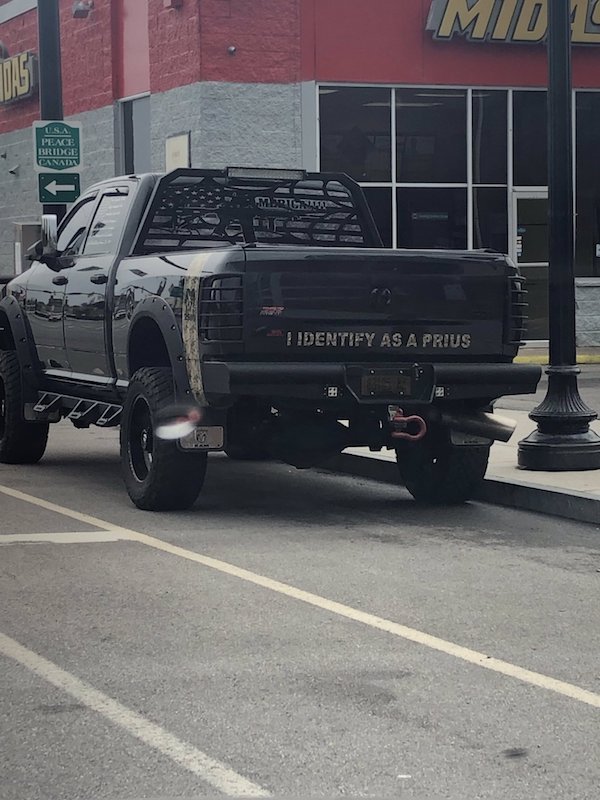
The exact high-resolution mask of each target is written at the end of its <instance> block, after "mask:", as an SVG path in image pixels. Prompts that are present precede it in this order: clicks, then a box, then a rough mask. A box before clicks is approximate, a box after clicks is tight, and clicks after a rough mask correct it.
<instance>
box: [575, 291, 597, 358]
mask: <svg viewBox="0 0 600 800" xmlns="http://www.w3.org/2000/svg"><path fill="white" fill-rule="evenodd" d="M575 286H576V310H577V344H578V346H579V347H600V278H578V279H577V281H576V284H575Z"/></svg>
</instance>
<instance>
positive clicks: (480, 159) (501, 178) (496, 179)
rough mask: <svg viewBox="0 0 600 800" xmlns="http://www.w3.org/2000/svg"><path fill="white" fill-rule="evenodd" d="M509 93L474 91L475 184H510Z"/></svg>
mask: <svg viewBox="0 0 600 800" xmlns="http://www.w3.org/2000/svg"><path fill="white" fill-rule="evenodd" d="M506 132H507V93H506V92H503V91H494V90H487V89H486V90H485V91H479V90H475V91H473V182H474V183H497V184H498V183H499V184H506V183H507V169H506V165H507V140H506V136H507V133H506Z"/></svg>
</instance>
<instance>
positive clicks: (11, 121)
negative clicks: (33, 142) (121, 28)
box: [0, 0, 113, 133]
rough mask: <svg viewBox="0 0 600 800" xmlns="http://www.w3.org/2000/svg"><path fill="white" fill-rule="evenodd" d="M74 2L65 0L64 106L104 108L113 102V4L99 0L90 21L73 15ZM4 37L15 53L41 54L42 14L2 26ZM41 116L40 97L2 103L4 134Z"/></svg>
mask: <svg viewBox="0 0 600 800" xmlns="http://www.w3.org/2000/svg"><path fill="white" fill-rule="evenodd" d="M72 7H73V2H72V0H61V6H60V8H61V20H60V22H61V47H62V76H63V105H64V113H65V116H71V115H74V114H79V113H80V112H82V111H88V110H90V109H93V108H102V106H106V105H110V103H112V101H113V71H112V37H111V11H110V3H103V2H102V3H101V2H97V3H96V4H95V8H94V10H93V12H92V13H91V14H90V16H89V17H88V18H87V19H73V16H72V14H71V9H72ZM0 39H1V40H2V41H3V42H4V44H5V45H6V46H7V47H8V49H9V51H10V54H11V55H15V54H16V53H21V52H23V51H24V50H33V51H34V52H35V53H37V52H38V36H37V12H36V11H29V12H28V13H26V14H21V15H20V16H18V17H14V18H13V19H11V20H8V22H5V23H4V24H2V25H0ZM36 119H39V99H38V97H37V95H36V96H34V97H32V98H31V99H29V100H22V101H18V102H16V103H14V104H11V105H6V106H0V133H5V132H6V131H11V130H17V129H19V128H26V127H28V126H29V125H31V123H32V122H33V121H34V120H36Z"/></svg>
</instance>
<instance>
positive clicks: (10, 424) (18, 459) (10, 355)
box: [0, 350, 49, 464]
mask: <svg viewBox="0 0 600 800" xmlns="http://www.w3.org/2000/svg"><path fill="white" fill-rule="evenodd" d="M48 427H49V426H48V424H47V423H43V422H27V421H26V420H25V419H24V418H23V392H22V389H21V368H20V366H19V359H18V358H17V355H16V353H14V352H13V351H12V350H3V351H0V462H1V463H3V464H37V462H38V461H39V460H40V459H41V458H42V456H43V455H44V452H45V451H46V444H47V442H48Z"/></svg>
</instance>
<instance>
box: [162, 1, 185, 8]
mask: <svg viewBox="0 0 600 800" xmlns="http://www.w3.org/2000/svg"><path fill="white" fill-rule="evenodd" d="M163 6H164V7H165V8H182V6H183V0H163Z"/></svg>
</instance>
